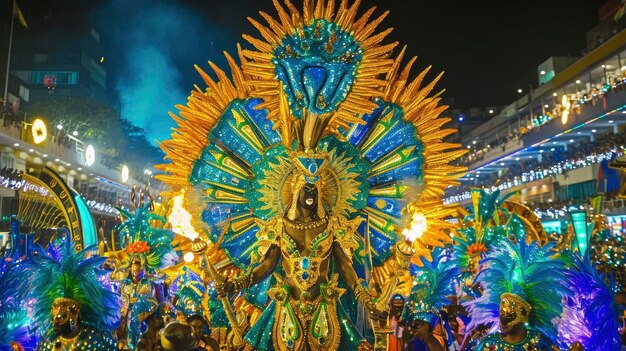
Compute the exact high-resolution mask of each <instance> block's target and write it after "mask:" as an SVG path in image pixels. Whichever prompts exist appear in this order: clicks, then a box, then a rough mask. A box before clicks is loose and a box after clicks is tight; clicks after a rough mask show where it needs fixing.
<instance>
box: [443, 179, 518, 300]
mask: <svg viewBox="0 0 626 351" xmlns="http://www.w3.org/2000/svg"><path fill="white" fill-rule="evenodd" d="M509 196H510V195H509ZM471 197H472V212H473V213H471V214H469V213H465V214H464V216H463V223H462V227H461V228H459V229H457V230H456V235H455V236H454V260H455V262H456V264H457V265H458V266H459V269H460V271H461V279H460V280H461V282H463V283H464V284H463V286H462V287H463V291H464V292H465V293H467V294H469V295H470V296H476V294H478V293H479V292H478V291H476V288H477V287H476V286H472V285H473V284H474V278H475V277H476V274H477V273H478V271H479V262H480V260H482V259H483V258H485V256H486V254H487V253H488V252H489V251H490V250H491V249H492V247H494V246H496V245H497V243H498V241H500V240H502V239H505V240H506V239H507V237H508V235H509V230H508V228H507V226H505V225H504V224H505V223H501V221H506V224H507V225H512V224H514V223H515V222H511V221H510V220H512V219H513V218H512V216H511V215H510V214H509V213H508V211H506V210H504V209H503V208H502V207H501V204H502V203H503V202H504V201H506V199H507V197H503V198H500V191H494V192H492V193H487V192H486V191H485V190H484V189H472V190H471ZM501 217H503V218H501Z"/></svg>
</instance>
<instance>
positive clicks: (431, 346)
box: [403, 249, 459, 351]
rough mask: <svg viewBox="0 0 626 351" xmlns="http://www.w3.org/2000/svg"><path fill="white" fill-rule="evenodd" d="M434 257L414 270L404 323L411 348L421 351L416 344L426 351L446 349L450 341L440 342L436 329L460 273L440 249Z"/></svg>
mask: <svg viewBox="0 0 626 351" xmlns="http://www.w3.org/2000/svg"><path fill="white" fill-rule="evenodd" d="M434 254H435V257H434V259H433V261H432V262H425V263H424V266H423V267H414V275H413V288H412V289H411V295H410V296H409V298H408V301H407V304H406V305H405V307H404V311H403V319H404V320H405V323H407V324H409V325H410V326H411V328H410V331H409V333H411V335H409V336H408V338H409V340H410V341H409V342H408V344H409V348H410V349H415V350H419V349H420V347H417V346H416V345H417V344H423V345H422V346H421V349H423V350H426V351H440V350H441V351H443V350H444V347H446V349H447V345H445V344H447V342H443V343H442V342H441V341H439V340H437V338H435V336H434V335H433V330H434V328H435V327H436V326H437V325H438V324H440V322H442V321H441V313H440V311H441V310H442V308H443V307H444V306H446V305H448V304H450V300H449V297H450V296H453V295H454V294H455V278H456V277H457V276H458V274H459V270H458V267H457V266H456V264H455V263H454V262H453V261H452V260H451V257H450V256H449V255H448V254H447V253H446V252H445V251H444V250H441V249H438V250H436V251H435V252H434ZM446 319H447V317H446ZM446 322H447V321H446ZM411 339H417V340H411ZM444 345H445V346H444Z"/></svg>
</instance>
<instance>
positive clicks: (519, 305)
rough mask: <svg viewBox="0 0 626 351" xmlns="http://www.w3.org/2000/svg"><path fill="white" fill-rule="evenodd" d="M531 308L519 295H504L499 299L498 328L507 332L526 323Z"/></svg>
mask: <svg viewBox="0 0 626 351" xmlns="http://www.w3.org/2000/svg"><path fill="white" fill-rule="evenodd" d="M531 309H532V307H531V306H530V304H529V303H528V302H526V301H524V299H522V298H521V297H520V296H519V295H516V294H511V293H504V294H502V296H501V297H500V327H501V328H502V330H508V329H510V328H512V327H514V326H516V325H518V324H520V323H526V322H528V316H529V315H530V310H531Z"/></svg>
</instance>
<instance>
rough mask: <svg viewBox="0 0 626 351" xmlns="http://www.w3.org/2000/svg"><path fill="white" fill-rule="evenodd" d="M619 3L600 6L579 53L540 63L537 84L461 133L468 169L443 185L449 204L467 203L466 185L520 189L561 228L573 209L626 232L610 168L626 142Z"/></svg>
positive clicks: (624, 42) (625, 61)
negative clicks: (456, 181)
mask: <svg viewBox="0 0 626 351" xmlns="http://www.w3.org/2000/svg"><path fill="white" fill-rule="evenodd" d="M621 6H623V4H621V3H620V2H619V1H617V2H615V1H610V2H609V3H608V4H607V5H605V6H604V7H602V8H601V9H600V16H599V18H600V20H601V22H600V24H599V25H598V26H596V27H595V28H594V29H593V30H592V31H591V32H593V35H589V36H588V44H587V47H586V48H585V49H584V50H583V51H582V56H581V57H578V58H557V57H555V58H550V59H548V60H546V61H545V62H544V63H542V64H541V65H540V66H539V67H538V68H537V80H538V83H539V84H538V87H537V88H535V89H532V90H531V91H529V92H528V93H527V94H525V95H523V96H521V97H520V98H519V99H518V100H516V101H513V102H512V103H511V104H510V105H508V106H506V107H505V108H504V109H502V110H501V111H500V112H499V113H498V114H497V115H496V116H495V117H493V118H491V119H489V120H488V121H487V122H485V123H483V124H481V125H480V126H478V127H476V128H474V129H473V130H471V131H470V132H467V133H463V135H462V139H461V143H462V145H463V147H464V148H467V149H468V154H467V155H465V156H464V158H463V160H462V163H463V164H465V165H467V166H468V168H469V171H468V173H467V174H466V175H465V176H464V177H463V178H462V179H461V181H462V186H461V187H458V188H451V189H449V191H448V194H447V199H446V202H447V203H459V202H460V203H462V204H467V203H469V201H470V192H469V190H470V188H471V187H481V186H484V187H486V188H491V189H493V190H495V189H500V190H501V191H502V192H504V193H509V192H517V193H519V200H520V201H523V202H524V203H526V204H527V205H529V207H531V208H533V209H535V213H537V214H538V216H539V217H540V218H541V219H542V221H543V222H544V225H546V226H548V227H549V228H550V229H551V230H553V231H556V232H559V233H560V232H561V231H563V230H565V228H566V226H567V224H568V218H569V215H568V212H569V211H571V210H574V209H586V210H587V211H589V213H595V212H598V211H602V213H604V214H606V215H607V216H608V221H609V223H610V224H611V228H613V229H614V230H616V231H618V232H626V231H625V230H626V229H625V227H626V201H625V200H624V199H622V198H619V196H618V192H619V187H620V177H625V176H626V174H624V173H623V172H622V173H621V174H620V172H619V170H617V169H614V168H612V167H610V165H609V164H610V162H609V161H610V160H611V159H613V158H614V157H615V155H616V154H618V153H621V152H623V150H624V147H626V130H625V129H626V30H624V26H623V23H624V18H623V17H619V16H616V13H618V11H617V10H618V9H619V7H621ZM598 33H600V34H598ZM598 38H601V40H600V39H598ZM623 181H624V179H623V178H622V179H621V182H622V183H621V184H623ZM598 195H601V196H598ZM592 199H593V200H595V202H594V204H595V207H596V208H593V207H594V205H592V203H591V200H592ZM600 200H602V201H600ZM598 201H600V202H598Z"/></svg>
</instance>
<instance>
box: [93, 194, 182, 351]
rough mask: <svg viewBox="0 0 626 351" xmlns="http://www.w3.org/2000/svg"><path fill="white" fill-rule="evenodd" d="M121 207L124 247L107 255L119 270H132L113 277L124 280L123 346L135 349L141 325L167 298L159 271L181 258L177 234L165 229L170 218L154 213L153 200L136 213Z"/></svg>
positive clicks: (119, 331)
mask: <svg viewBox="0 0 626 351" xmlns="http://www.w3.org/2000/svg"><path fill="white" fill-rule="evenodd" d="M117 210H118V211H119V212H120V217H121V218H122V220H123V221H122V222H121V223H120V225H119V226H118V227H117V228H116V229H117V230H118V231H119V233H120V240H121V245H122V247H123V250H121V252H110V253H106V254H105V255H106V256H107V257H111V258H115V259H116V260H117V262H116V271H118V272H119V271H121V272H128V273H122V274H119V273H118V272H114V274H112V276H113V277H120V278H121V279H123V280H122V281H121V284H120V294H121V296H122V302H123V307H122V318H123V319H122V323H120V327H119V328H118V332H117V334H118V340H119V341H120V343H121V345H120V347H121V348H122V349H125V348H130V349H133V348H134V347H135V344H136V342H137V340H138V339H139V337H140V336H141V324H142V323H143V322H144V321H145V318H147V317H148V316H149V315H151V314H152V313H154V310H153V309H155V308H158V307H159V304H160V301H162V299H163V296H159V294H157V291H160V290H159V289H157V288H158V286H157V284H159V283H160V282H159V279H160V277H159V270H161V269H163V268H165V267H169V266H171V265H173V264H175V263H176V262H177V261H178V259H179V258H178V255H177V254H176V252H175V251H174V249H173V248H172V240H173V238H174V233H172V232H171V231H169V230H166V229H163V228H162V227H163V225H164V224H165V222H166V219H165V218H164V217H162V216H159V215H156V214H154V213H152V212H151V203H146V204H144V205H141V206H139V207H137V208H136V209H135V212H134V213H132V212H129V211H126V210H124V209H122V208H118V209H117ZM161 295H162V294H161ZM139 302H140V303H139ZM138 303H139V304H138ZM136 305H137V307H136Z"/></svg>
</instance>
